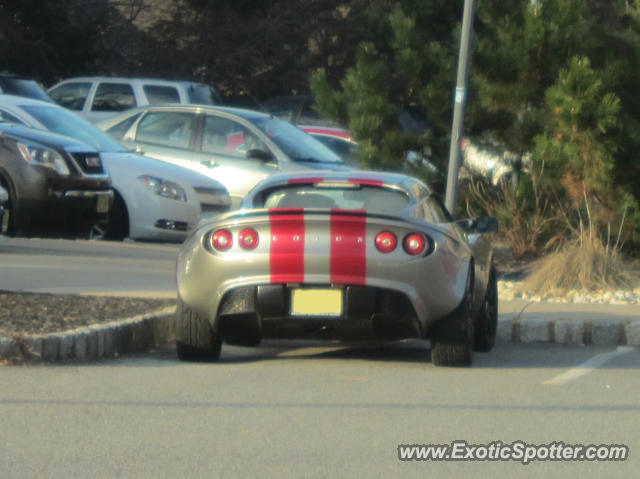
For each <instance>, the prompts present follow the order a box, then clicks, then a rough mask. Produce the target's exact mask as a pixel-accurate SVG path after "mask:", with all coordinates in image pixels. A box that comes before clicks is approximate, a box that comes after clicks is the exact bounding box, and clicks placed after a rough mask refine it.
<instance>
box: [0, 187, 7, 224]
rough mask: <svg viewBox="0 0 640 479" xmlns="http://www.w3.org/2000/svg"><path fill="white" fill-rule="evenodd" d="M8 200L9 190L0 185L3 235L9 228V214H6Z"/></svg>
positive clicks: (0, 214)
mask: <svg viewBox="0 0 640 479" xmlns="http://www.w3.org/2000/svg"><path fill="white" fill-rule="evenodd" d="M8 202H9V192H8V191H7V190H5V189H4V188H3V187H2V186H0V235H3V234H4V233H5V232H6V231H7V229H8V228H9V215H7V214H5V210H6V208H7V203H8Z"/></svg>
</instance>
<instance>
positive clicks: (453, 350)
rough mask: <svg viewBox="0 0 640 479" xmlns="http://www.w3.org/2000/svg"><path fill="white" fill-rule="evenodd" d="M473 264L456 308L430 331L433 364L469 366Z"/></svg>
mask: <svg viewBox="0 0 640 479" xmlns="http://www.w3.org/2000/svg"><path fill="white" fill-rule="evenodd" d="M472 268H473V265H472V266H471V269H470V270H469V275H468V277H467V293H466V294H465V298H464V299H463V301H462V303H461V304H460V306H458V309H457V310H456V311H455V312H454V313H453V314H452V315H451V316H450V317H449V318H446V319H443V320H441V321H439V322H438V323H436V324H435V325H434V326H433V330H432V331H431V336H430V340H431V362H432V363H433V364H434V366H450V367H462V366H471V363H472V361H473V346H474V332H473V329H474V328H473V316H472V314H471V305H472V304H473V287H474V286H473V282H474V279H473V269H472Z"/></svg>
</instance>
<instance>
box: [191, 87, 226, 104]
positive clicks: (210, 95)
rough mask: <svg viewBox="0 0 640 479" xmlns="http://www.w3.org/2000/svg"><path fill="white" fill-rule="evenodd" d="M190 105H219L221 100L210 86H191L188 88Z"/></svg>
mask: <svg viewBox="0 0 640 479" xmlns="http://www.w3.org/2000/svg"><path fill="white" fill-rule="evenodd" d="M187 95H188V96H189V103H195V104H197V105H218V104H220V98H219V97H218V94H217V93H216V92H215V90H214V89H213V88H211V87H210V86H209V85H202V84H191V85H189V87H188V88H187Z"/></svg>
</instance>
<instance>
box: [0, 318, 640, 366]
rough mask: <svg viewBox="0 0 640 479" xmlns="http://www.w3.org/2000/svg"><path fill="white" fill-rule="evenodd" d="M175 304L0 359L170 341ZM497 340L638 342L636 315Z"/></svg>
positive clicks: (504, 326)
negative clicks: (633, 318)
mask: <svg viewBox="0 0 640 479" xmlns="http://www.w3.org/2000/svg"><path fill="white" fill-rule="evenodd" d="M175 333H176V322H175V306H170V307H168V308H165V309H162V310H158V311H154V312H151V313H147V314H143V315H138V316H134V317H132V318H127V319H123V320H118V321H112V322H108V323H100V324H94V325H90V326H85V327H81V328H76V329H71V330H68V331H63V332H58V333H46V334H36V335H21V334H16V335H14V336H13V337H11V338H8V337H0V360H28V361H44V362H58V361H70V360H79V361H89V360H95V359H101V358H115V357H118V356H120V355H122V354H127V353H136V352H144V351H147V350H149V349H151V348H155V347H158V346H161V345H163V344H166V343H168V342H169V341H172V340H173V339H175ZM496 343H497V344H506V343H554V344H564V345H570V346H588V345H593V346H618V345H622V346H640V319H638V320H630V319H592V320H581V319H545V318H543V317H539V318H535V317H534V318H504V319H500V320H499V321H498V330H497V334H496Z"/></svg>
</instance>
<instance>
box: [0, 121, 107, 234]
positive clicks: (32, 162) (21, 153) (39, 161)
mask: <svg viewBox="0 0 640 479" xmlns="http://www.w3.org/2000/svg"><path fill="white" fill-rule="evenodd" d="M0 186H1V187H2V188H3V189H5V190H6V191H7V193H8V198H7V200H6V201H5V202H4V205H5V206H4V209H5V210H6V211H5V215H8V220H7V218H5V221H4V224H5V228H3V229H6V230H7V233H8V234H10V235H20V236H34V235H47V236H51V235H53V236H76V237H87V236H89V235H90V233H91V231H92V229H93V228H94V226H95V225H96V224H100V223H102V222H105V221H106V218H107V215H108V212H109V209H110V208H111V204H112V202H113V191H112V190H111V181H110V179H109V174H108V173H107V171H106V170H105V168H104V166H103V165H102V161H101V159H100V155H99V154H98V153H97V152H96V151H95V150H94V149H93V148H91V147H89V146H87V145H85V144H84V143H80V142H78V141H76V140H73V139H71V138H67V137H65V136H61V135H56V134H54V133H49V132H43V131H39V130H34V129H32V128H27V127H24V126H20V125H16V124H12V123H8V122H3V121H2V119H0Z"/></svg>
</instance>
